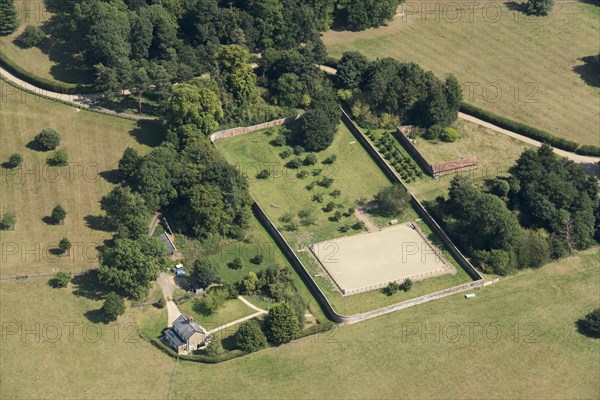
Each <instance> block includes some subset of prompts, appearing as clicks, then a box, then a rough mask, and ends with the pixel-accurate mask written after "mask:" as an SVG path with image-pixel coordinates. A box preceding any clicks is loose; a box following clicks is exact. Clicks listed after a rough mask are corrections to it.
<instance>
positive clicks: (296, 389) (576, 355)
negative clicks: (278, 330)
mask: <svg viewBox="0 0 600 400" xmlns="http://www.w3.org/2000/svg"><path fill="white" fill-rule="evenodd" d="M599 280H600V252H599V250H598V248H597V247H596V248H594V249H591V250H589V251H587V252H584V253H582V254H580V255H578V256H574V257H570V258H566V259H564V260H561V261H559V262H555V263H552V264H548V265H546V266H544V267H542V268H541V269H539V270H529V271H524V272H523V273H520V274H518V275H516V276H513V277H509V278H507V279H503V280H501V281H500V282H499V283H497V284H494V285H492V286H489V287H486V288H483V289H479V290H477V291H476V292H475V293H476V294H477V298H476V299H474V300H466V299H465V298H464V296H463V295H460V294H459V295H456V296H450V297H447V298H444V299H441V300H436V301H434V302H430V303H427V304H423V305H419V306H416V307H412V308H409V309H406V310H403V311H400V312H396V313H392V314H388V315H385V316H382V317H379V318H375V319H372V320H368V321H364V322H361V323H359V324H355V325H349V326H342V327H339V328H336V329H334V330H333V331H330V332H327V333H323V334H318V335H316V336H310V337H306V338H303V339H300V340H297V341H295V342H293V343H291V344H288V345H284V346H280V347H276V348H271V349H267V350H264V351H261V352H259V353H255V354H252V355H249V356H246V357H242V358H238V359H235V360H231V361H228V362H224V363H221V364H217V365H208V364H199V363H193V362H184V361H180V362H179V363H176V362H175V361H174V360H173V359H172V358H170V357H168V356H166V355H165V354H163V353H162V352H160V351H159V350H158V349H156V348H154V347H153V346H152V345H150V344H149V343H147V342H145V341H142V340H126V339H128V338H129V337H128V336H127V335H126V334H127V333H128V332H129V331H127V332H125V331H120V332H122V334H121V335H120V336H119V337H118V339H115V337H114V333H113V332H114V330H115V329H116V328H112V329H110V328H109V326H105V325H102V328H103V336H102V338H101V339H100V340H99V341H98V342H95V343H94V342H91V341H89V340H85V338H84V336H83V334H82V329H83V327H85V326H88V325H93V324H90V323H89V322H88V321H87V320H86V319H85V318H84V317H83V314H84V313H85V312H87V311H90V310H94V309H96V308H98V307H99V306H100V303H99V302H97V301H93V300H89V299H87V298H84V297H77V296H74V295H73V293H72V290H71V289H64V290H63V289H61V290H59V289H52V288H50V287H49V286H48V285H47V282H46V281H45V280H43V279H35V280H30V281H18V282H15V281H10V282H6V281H2V282H0V322H1V323H2V326H3V329H4V332H7V331H6V330H7V329H9V328H8V326H9V325H8V324H9V323H12V322H17V323H18V324H21V323H23V324H26V327H27V328H28V329H32V330H33V328H32V327H34V326H35V323H39V324H40V330H41V327H42V326H51V324H59V325H60V326H64V324H65V323H74V324H77V325H75V327H76V330H75V334H74V336H73V340H72V341H70V340H69V335H68V334H67V333H68V331H66V330H65V331H64V334H63V336H62V338H61V339H60V340H59V341H58V342H52V341H47V340H43V338H44V337H45V338H50V339H52V337H51V336H50V333H48V334H47V336H42V335H41V333H40V335H38V336H37V337H39V338H40V342H39V343H38V342H36V341H35V337H36V335H35V334H30V335H27V336H25V338H24V339H22V338H21V336H20V331H18V332H19V333H17V334H15V335H13V334H10V335H8V334H6V335H5V339H3V341H2V342H1V347H0V362H1V364H2V368H1V369H0V379H1V381H2V382H3V383H2V385H0V397H1V398H42V397H43V398H61V399H64V398H67V399H71V398H73V399H74V398H78V399H84V398H90V399H91V398H94V399H112V398H156V399H167V398H173V399H189V398H198V396H202V397H211V398H254V399H256V398H289V397H295V398H306V399H309V398H310V399H313V398H323V399H326V398H362V399H364V398H370V399H376V398H377V399H380V398H397V397H399V391H401V392H402V395H401V396H402V397H406V398H420V399H432V398H466V399H480V398H488V399H507V398H531V399H565V398H581V399H594V398H597V396H598V392H599V391H600V382H599V381H598V376H597V372H598V369H600V357H598V354H599V352H600V341H598V339H590V338H587V337H585V336H582V335H581V334H579V333H578V332H577V331H576V328H575V321H576V320H577V319H579V318H581V317H582V316H584V315H585V314H586V313H587V312H589V311H590V310H591V309H593V308H594V307H598V306H600V302H599V300H598V299H600V286H599V285H598V281H599ZM42 304H43V306H41V305H42ZM144 310H145V309H144ZM155 310H156V309H155ZM139 311H140V309H136V310H128V311H127V313H126V314H125V315H124V316H122V317H120V318H119V320H118V322H119V326H120V328H122V329H125V327H126V324H127V323H129V322H134V321H137V322H138V323H139V322H140V321H139V319H138V317H139V315H138V312H139ZM161 312H164V310H156V313H157V316H160V313H161ZM19 326H20V325H19ZM93 326H96V325H93ZM469 326H471V327H472V332H473V336H472V339H471V338H470V334H469V332H470V330H469V329H470V328H469ZM12 327H13V325H11V328H12ZM484 327H486V328H485V329H484ZM88 329H89V332H90V334H91V333H93V332H94V330H92V329H94V328H88ZM425 329H428V330H429V331H431V332H432V333H427V334H426V333H425ZM459 329H460V330H459ZM412 331H416V332H417V333H416V334H412V333H410V332H412ZM48 332H50V331H48ZM24 347H26V352H25V353H24V352H23V348H24ZM357 365H359V366H360V367H357ZM33 382H34V383H35V384H32V383H33ZM65 382H69V384H65ZM365 382H368V384H365Z"/></svg>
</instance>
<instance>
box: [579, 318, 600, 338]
mask: <svg viewBox="0 0 600 400" xmlns="http://www.w3.org/2000/svg"><path fill="white" fill-rule="evenodd" d="M575 327H576V328H577V332H579V333H581V334H582V335H584V336H587V337H590V338H594V339H600V332H595V331H593V330H591V329H590V327H589V326H588V322H587V321H586V320H585V319H583V318H582V319H578V320H577V321H575Z"/></svg>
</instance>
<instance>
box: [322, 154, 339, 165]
mask: <svg viewBox="0 0 600 400" xmlns="http://www.w3.org/2000/svg"><path fill="white" fill-rule="evenodd" d="M336 160H337V156H336V155H335V154H332V155H330V156H329V157H327V158H326V159H325V160H323V164H334V163H335V161H336Z"/></svg>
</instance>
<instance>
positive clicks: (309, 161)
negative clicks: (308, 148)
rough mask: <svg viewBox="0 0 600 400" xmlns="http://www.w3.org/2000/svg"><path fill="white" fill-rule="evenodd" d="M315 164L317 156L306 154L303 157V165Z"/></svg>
mask: <svg viewBox="0 0 600 400" xmlns="http://www.w3.org/2000/svg"><path fill="white" fill-rule="evenodd" d="M316 163H317V156H316V155H315V153H308V154H307V155H306V157H304V165H315V164H316Z"/></svg>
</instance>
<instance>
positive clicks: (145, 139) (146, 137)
mask: <svg viewBox="0 0 600 400" xmlns="http://www.w3.org/2000/svg"><path fill="white" fill-rule="evenodd" d="M165 133H166V132H165V128H164V127H163V126H162V125H161V123H160V122H158V121H138V123H137V125H136V127H135V128H134V129H133V130H131V131H130V132H129V134H130V135H131V136H133V137H134V138H135V140H136V141H137V142H138V143H139V144H143V145H146V146H150V147H156V146H158V145H160V144H161V143H162V142H163V140H164V138H165Z"/></svg>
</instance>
